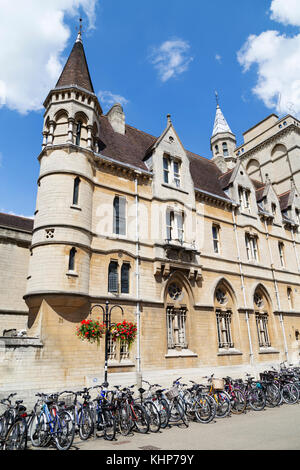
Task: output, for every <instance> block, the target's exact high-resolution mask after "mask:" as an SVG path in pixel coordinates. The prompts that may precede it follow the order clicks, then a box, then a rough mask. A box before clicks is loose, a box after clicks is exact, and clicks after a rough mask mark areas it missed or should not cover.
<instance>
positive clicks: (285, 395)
mask: <svg viewBox="0 0 300 470" xmlns="http://www.w3.org/2000/svg"><path fill="white" fill-rule="evenodd" d="M281 395H282V399H283V401H284V402H285V403H287V404H288V405H294V404H295V403H297V401H298V400H299V392H298V389H297V387H296V386H295V385H294V384H285V385H284V386H283V387H282V391H281Z"/></svg>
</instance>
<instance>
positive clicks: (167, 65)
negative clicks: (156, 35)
mask: <svg viewBox="0 0 300 470" xmlns="http://www.w3.org/2000/svg"><path fill="white" fill-rule="evenodd" d="M189 50H190V45H189V43H188V42H187V41H184V40H182V39H173V40H169V41H165V42H163V43H162V44H161V45H160V46H159V47H158V48H155V49H153V51H152V53H151V56H150V62H151V63H152V64H153V65H154V67H155V68H156V70H157V71H158V75H159V78H160V80H161V81H162V82H166V81H167V80H169V79H170V78H174V77H176V76H178V75H180V74H182V73H183V72H186V71H187V70H188V67H189V64H190V62H191V61H192V60H193V57H191V56H190V54H189Z"/></svg>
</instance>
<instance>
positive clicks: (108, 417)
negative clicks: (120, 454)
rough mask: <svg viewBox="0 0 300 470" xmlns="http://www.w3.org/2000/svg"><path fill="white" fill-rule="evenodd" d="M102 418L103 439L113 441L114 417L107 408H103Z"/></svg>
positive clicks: (115, 428) (114, 431)
mask: <svg viewBox="0 0 300 470" xmlns="http://www.w3.org/2000/svg"><path fill="white" fill-rule="evenodd" d="M102 419H103V427H104V429H103V431H104V439H106V440H107V441H113V440H114V438H115V436H116V430H117V426H116V419H115V417H114V416H113V414H112V413H111V411H109V410H103V412H102Z"/></svg>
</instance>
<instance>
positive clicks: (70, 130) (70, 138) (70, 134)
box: [67, 118, 75, 144]
mask: <svg viewBox="0 0 300 470" xmlns="http://www.w3.org/2000/svg"><path fill="white" fill-rule="evenodd" d="M74 122H75V120H74V118H69V120H68V124H69V126H68V140H67V143H68V144H73V143H74V135H73V130H74Z"/></svg>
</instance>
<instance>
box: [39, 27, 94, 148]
mask: <svg viewBox="0 0 300 470" xmlns="http://www.w3.org/2000/svg"><path fill="white" fill-rule="evenodd" d="M44 106H45V109H46V112H45V120H44V129H43V135H44V140H43V146H42V147H43V148H45V147H49V146H52V145H60V144H75V145H77V146H80V147H85V148H88V149H90V150H94V151H97V149H98V131H99V120H100V116H101V115H102V114H103V111H102V108H101V105H100V103H99V101H98V98H97V96H96V94H95V92H94V87H93V84H92V80H91V77H90V72H89V68H88V64H87V60H86V56H85V52H84V47H83V43H82V26H81V24H80V28H79V32H78V34H77V38H76V40H75V42H74V45H73V48H72V50H71V53H70V55H69V58H68V60H67V62H66V64H65V66H64V68H63V71H62V73H61V75H60V77H59V79H58V81H57V83H56V85H55V87H54V88H53V89H52V90H51V91H50V92H49V94H48V96H47V98H46V100H45V102H44Z"/></svg>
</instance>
